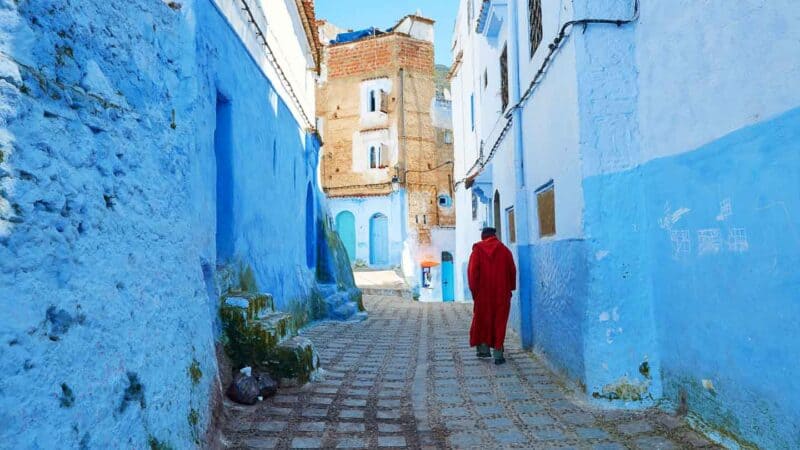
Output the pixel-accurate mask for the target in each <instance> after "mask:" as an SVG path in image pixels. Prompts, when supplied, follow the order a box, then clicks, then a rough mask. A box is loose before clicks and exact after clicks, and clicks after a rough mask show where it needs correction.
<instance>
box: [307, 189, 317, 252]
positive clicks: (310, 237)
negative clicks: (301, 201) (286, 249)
mask: <svg viewBox="0 0 800 450" xmlns="http://www.w3.org/2000/svg"><path fill="white" fill-rule="evenodd" d="M314 230H315V228H314V190H313V189H312V188H311V183H308V189H306V265H307V266H308V267H314V262H315V260H316V257H315V256H316V253H317V247H316V245H315V242H314V236H315V235H316V233H314Z"/></svg>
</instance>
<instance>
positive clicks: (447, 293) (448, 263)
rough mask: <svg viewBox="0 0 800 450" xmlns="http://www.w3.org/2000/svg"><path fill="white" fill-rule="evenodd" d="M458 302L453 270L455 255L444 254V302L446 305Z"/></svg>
mask: <svg viewBox="0 0 800 450" xmlns="http://www.w3.org/2000/svg"><path fill="white" fill-rule="evenodd" d="M455 300H456V288H455V277H454V270H453V255H452V254H450V253H449V252H442V301H443V302H445V303H449V302H454V301H455Z"/></svg>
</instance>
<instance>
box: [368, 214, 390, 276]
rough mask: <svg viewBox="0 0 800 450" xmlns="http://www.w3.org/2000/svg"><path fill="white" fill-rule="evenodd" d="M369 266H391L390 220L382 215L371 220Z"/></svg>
mask: <svg viewBox="0 0 800 450" xmlns="http://www.w3.org/2000/svg"><path fill="white" fill-rule="evenodd" d="M369 264H370V265H371V266H378V267H383V266H388V265H389V218H388V217H386V216H385V215H383V214H381V213H377V214H375V215H373V216H372V217H371V218H370V219H369Z"/></svg>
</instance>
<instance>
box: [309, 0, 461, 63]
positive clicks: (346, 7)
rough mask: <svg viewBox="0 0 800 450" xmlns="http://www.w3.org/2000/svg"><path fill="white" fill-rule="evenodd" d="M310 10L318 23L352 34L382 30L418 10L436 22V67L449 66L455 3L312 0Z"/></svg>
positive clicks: (445, 0)
mask: <svg viewBox="0 0 800 450" xmlns="http://www.w3.org/2000/svg"><path fill="white" fill-rule="evenodd" d="M314 6H315V7H316V14H317V18H318V19H325V20H327V21H328V22H331V23H334V24H336V25H337V26H339V27H342V28H346V29H348V28H349V29H353V30H360V29H364V28H369V27H373V26H374V27H376V28H380V29H383V30H385V29H386V28H389V27H391V26H394V25H395V24H396V23H397V21H398V20H400V19H401V18H402V17H404V16H406V15H408V14H414V13H416V12H417V10H419V12H420V13H421V15H422V16H424V17H429V18H431V19H433V20H435V21H436V24H435V25H434V27H435V31H436V42H435V49H434V52H435V54H436V63H437V64H445V65H448V66H449V65H450V61H451V59H452V55H450V43H451V40H450V39H451V38H452V37H453V27H454V26H455V22H456V14H457V13H458V0H316V1H315V2H314Z"/></svg>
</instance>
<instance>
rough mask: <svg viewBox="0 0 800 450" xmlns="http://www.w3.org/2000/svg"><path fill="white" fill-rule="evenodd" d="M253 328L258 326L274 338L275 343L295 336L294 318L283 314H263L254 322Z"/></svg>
mask: <svg viewBox="0 0 800 450" xmlns="http://www.w3.org/2000/svg"><path fill="white" fill-rule="evenodd" d="M255 326H260V327H261V328H262V329H263V330H264V331H265V332H267V333H269V334H270V335H272V336H274V337H275V339H276V340H275V342H276V343H280V342H283V341H285V340H286V339H289V338H291V337H293V336H296V335H297V326H296V325H295V321H294V317H292V315H291V314H286V313H283V312H273V313H269V314H265V315H264V316H262V317H259V318H257V319H256V320H255Z"/></svg>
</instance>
